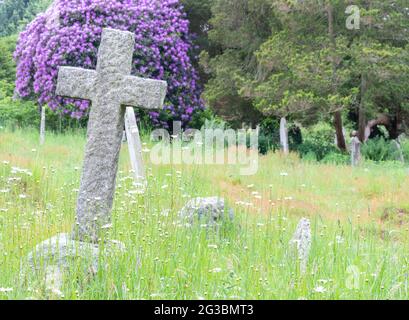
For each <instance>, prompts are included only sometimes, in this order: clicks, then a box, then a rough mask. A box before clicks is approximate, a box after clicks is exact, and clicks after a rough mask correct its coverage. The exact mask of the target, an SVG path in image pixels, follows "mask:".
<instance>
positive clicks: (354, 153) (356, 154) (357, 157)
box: [351, 132, 361, 167]
mask: <svg viewBox="0 0 409 320" xmlns="http://www.w3.org/2000/svg"><path fill="white" fill-rule="evenodd" d="M360 162H361V141H360V140H359V138H358V133H357V132H353V133H352V140H351V164H352V166H353V167H356V166H359V163H360Z"/></svg>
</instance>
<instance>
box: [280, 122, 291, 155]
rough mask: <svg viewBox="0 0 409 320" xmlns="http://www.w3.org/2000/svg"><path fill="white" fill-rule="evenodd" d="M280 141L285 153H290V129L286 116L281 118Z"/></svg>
mask: <svg viewBox="0 0 409 320" xmlns="http://www.w3.org/2000/svg"><path fill="white" fill-rule="evenodd" d="M280 143H281V147H282V148H283V152H284V154H289V152H290V147H289V146H288V129H287V120H286V118H281V121H280Z"/></svg>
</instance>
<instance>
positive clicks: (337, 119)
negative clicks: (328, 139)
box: [334, 111, 347, 152]
mask: <svg viewBox="0 0 409 320" xmlns="http://www.w3.org/2000/svg"><path fill="white" fill-rule="evenodd" d="M334 126H335V131H336V133H337V144H338V148H339V149H340V150H342V151H345V152H346V151H347V144H346V141H345V136H344V128H343V126H342V114H341V111H337V112H335V114H334Z"/></svg>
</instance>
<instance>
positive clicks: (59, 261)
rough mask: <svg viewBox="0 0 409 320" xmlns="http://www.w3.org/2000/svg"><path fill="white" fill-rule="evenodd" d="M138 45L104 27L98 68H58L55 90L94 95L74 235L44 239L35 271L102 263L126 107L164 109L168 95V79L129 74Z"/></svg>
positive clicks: (114, 248)
mask: <svg viewBox="0 0 409 320" xmlns="http://www.w3.org/2000/svg"><path fill="white" fill-rule="evenodd" d="M134 46H135V36H134V34H132V33H130V32H126V31H119V30H114V29H104V30H103V32H102V39H101V45H100V48H99V51H98V63H97V68H96V70H85V69H81V68H72V67H61V68H60V70H59V74H58V84H57V90H56V94H57V95H59V96H64V97H71V98H77V99H86V100H90V101H91V103H92V107H91V110H90V115H89V121H88V132H87V145H86V150H85V159H84V167H83V172H82V177H81V187H80V191H79V196H78V202H77V218H76V225H75V227H74V232H73V235H66V234H61V235H58V236H56V237H54V238H51V239H48V240H46V241H44V242H43V243H41V244H39V245H38V246H37V247H36V248H35V249H34V251H33V252H31V253H30V254H29V257H28V261H29V265H31V267H32V268H34V269H35V270H38V269H39V268H43V267H46V268H48V267H50V265H51V266H53V265H54V266H56V268H57V269H58V270H61V269H63V268H66V267H68V266H69V265H71V261H73V260H75V261H77V260H81V261H82V260H86V262H87V263H90V264H91V267H92V269H94V271H95V268H97V267H98V252H99V246H98V244H99V243H100V238H99V236H100V235H101V233H102V232H103V230H106V229H107V228H109V227H110V220H111V209H112V204H113V199H114V192H115V182H116V175H117V170H118V161H119V153H120V149H121V140H122V133H123V124H124V121H125V119H124V118H125V117H124V114H125V107H124V106H136V107H144V108H147V109H156V108H161V107H162V105H163V102H164V99H165V96H166V88H167V84H166V82H165V81H158V80H149V79H143V78H138V77H134V76H131V75H130V73H131V69H132V56H133V51H134ZM103 248H104V249H105V250H106V249H108V253H109V254H111V253H112V252H118V251H119V252H123V251H124V250H125V248H124V246H123V244H122V243H120V242H118V241H108V242H106V243H104V246H103ZM104 252H107V251H104ZM51 269H52V270H54V269H53V268H50V270H51Z"/></svg>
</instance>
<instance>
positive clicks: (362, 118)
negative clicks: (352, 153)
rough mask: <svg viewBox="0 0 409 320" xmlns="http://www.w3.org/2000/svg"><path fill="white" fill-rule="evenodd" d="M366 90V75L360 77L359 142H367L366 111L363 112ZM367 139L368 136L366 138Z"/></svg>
mask: <svg viewBox="0 0 409 320" xmlns="http://www.w3.org/2000/svg"><path fill="white" fill-rule="evenodd" d="M367 90H368V82H367V79H366V75H365V74H362V75H361V102H360V104H359V112H358V114H359V118H358V119H359V120H358V125H359V128H358V138H359V140H360V141H361V142H366V141H367V137H366V136H367V123H366V110H365V99H366V91H367ZM368 138H369V136H368Z"/></svg>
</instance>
